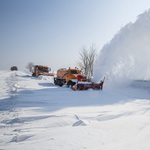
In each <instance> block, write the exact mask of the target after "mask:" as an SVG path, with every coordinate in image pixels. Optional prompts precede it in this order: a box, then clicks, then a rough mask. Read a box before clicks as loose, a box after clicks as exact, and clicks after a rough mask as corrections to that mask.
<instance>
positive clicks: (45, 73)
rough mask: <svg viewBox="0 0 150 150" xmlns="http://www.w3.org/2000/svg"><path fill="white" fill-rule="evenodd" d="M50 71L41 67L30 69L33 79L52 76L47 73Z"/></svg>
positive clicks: (45, 67)
mask: <svg viewBox="0 0 150 150" xmlns="http://www.w3.org/2000/svg"><path fill="white" fill-rule="evenodd" d="M49 71H51V68H49V67H47V66H41V65H36V66H34V67H32V76H33V77H38V76H40V75H43V76H54V73H49Z"/></svg>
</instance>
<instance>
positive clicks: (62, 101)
mask: <svg viewBox="0 0 150 150" xmlns="http://www.w3.org/2000/svg"><path fill="white" fill-rule="evenodd" d="M0 83H1V84H0V92H1V93H0V149H2V150H4V149H5V150H10V149H11V150H20V149H21V150H27V149H36V150H41V149H42V150H60V149H61V150H73V149H74V150H83V149H87V150H100V149H101V150H133V149H135V150H136V149H138V150H143V149H144V150H149V149H150V142H149V141H150V132H149V131H150V94H149V91H150V90H149V82H140V81H134V82H133V83H132V84H130V85H128V86H124V87H119V88H117V87H114V86H110V85H108V84H107V82H106V83H105V84H104V89H103V90H102V91H101V90H87V91H73V90H71V89H70V88H66V87H58V86H55V85H54V84H53V78H52V77H39V78H34V77H32V76H31V74H29V73H26V72H20V71H17V72H10V71H0Z"/></svg>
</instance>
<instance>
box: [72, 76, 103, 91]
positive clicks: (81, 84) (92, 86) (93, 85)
mask: <svg viewBox="0 0 150 150" xmlns="http://www.w3.org/2000/svg"><path fill="white" fill-rule="evenodd" d="M104 80H105V77H104V79H103V81H101V82H100V83H94V82H88V83H86V82H85V83H84V82H77V83H76V84H75V85H74V86H73V87H72V89H73V90H74V91H76V90H88V89H93V90H102V89H103V84H104Z"/></svg>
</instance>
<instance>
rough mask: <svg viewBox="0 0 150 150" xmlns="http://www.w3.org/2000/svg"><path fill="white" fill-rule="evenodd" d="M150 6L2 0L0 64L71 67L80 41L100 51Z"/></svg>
mask: <svg viewBox="0 0 150 150" xmlns="http://www.w3.org/2000/svg"><path fill="white" fill-rule="evenodd" d="M149 7H150V1H149V0H132V1H131V0H105V1H102V0H93V1H91V0H0V69H1V70H9V69H10V67H11V66H14V65H15V66H18V69H19V70H24V69H25V67H26V65H27V63H28V62H33V63H34V64H37V65H47V66H49V67H51V68H52V70H57V69H59V68H61V67H75V66H76V62H77V61H78V59H79V52H80V51H81V49H82V46H85V47H87V48H89V47H90V45H92V44H95V46H96V47H97V50H98V51H100V50H101V49H102V47H103V46H104V45H105V44H106V43H107V42H109V41H110V40H111V39H112V38H113V37H114V35H115V34H116V33H117V32H118V31H119V29H120V28H121V27H122V26H124V25H126V24H127V23H129V22H134V21H135V20H136V17H137V16H138V15H139V14H141V13H143V12H144V11H145V10H146V9H147V8H149Z"/></svg>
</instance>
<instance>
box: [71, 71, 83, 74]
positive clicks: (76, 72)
mask: <svg viewBox="0 0 150 150" xmlns="http://www.w3.org/2000/svg"><path fill="white" fill-rule="evenodd" d="M71 74H81V71H77V70H71Z"/></svg>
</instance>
